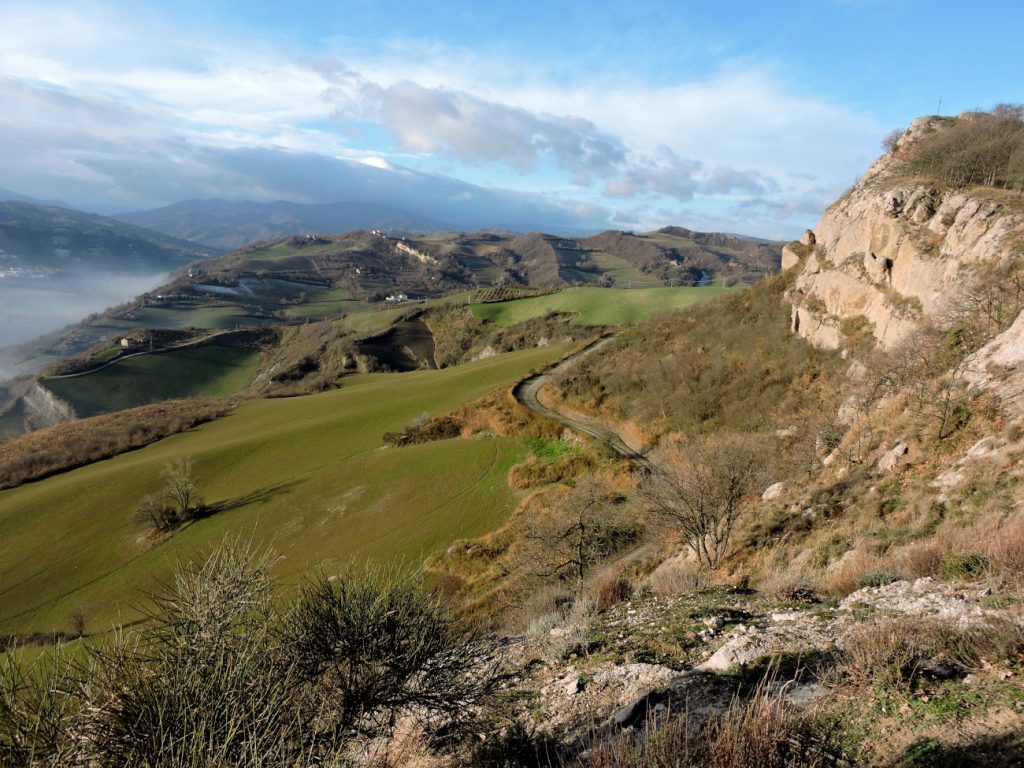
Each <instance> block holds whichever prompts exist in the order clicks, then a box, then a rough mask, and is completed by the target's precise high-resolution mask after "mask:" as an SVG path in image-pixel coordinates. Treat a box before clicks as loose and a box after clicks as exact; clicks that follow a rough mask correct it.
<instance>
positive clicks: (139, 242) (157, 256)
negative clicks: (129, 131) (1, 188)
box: [0, 200, 221, 274]
mask: <svg viewBox="0 0 1024 768" xmlns="http://www.w3.org/2000/svg"><path fill="white" fill-rule="evenodd" d="M220 252H221V251H220V250H219V249H218V248H216V247H209V246H205V245H197V244H196V243H190V242H188V241H186V240H180V239H178V238H175V237H170V236H168V235H166V234H163V233H160V232H154V231H152V230H148V229H144V228H142V227H138V226H135V225H132V224H127V223H125V222H122V221H117V220H115V219H111V218H108V217H106V216H98V215H96V214H92V213H83V212H82V211H76V210H73V209H71V208H63V207H59V206H55V205H49V204H37V203H29V202H24V201H21V200H7V201H6V202H0V268H3V269H6V270H12V269H15V270H17V269H33V268H44V269H56V270H60V271H68V272H77V271H82V270H103V271H112V272H117V273H120V274H128V273H139V272H147V273H155V272H168V271H171V270H174V269H177V268H178V267H181V266H182V265H184V264H187V263H188V262H190V261H194V260H196V259H202V258H210V257H213V256H216V255H218V254H219V253H220Z"/></svg>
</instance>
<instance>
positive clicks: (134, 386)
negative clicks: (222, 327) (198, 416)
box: [42, 343, 259, 417]
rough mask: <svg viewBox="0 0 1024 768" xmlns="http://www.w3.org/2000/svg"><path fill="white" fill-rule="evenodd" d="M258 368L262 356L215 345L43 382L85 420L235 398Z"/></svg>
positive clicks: (133, 359)
mask: <svg viewBox="0 0 1024 768" xmlns="http://www.w3.org/2000/svg"><path fill="white" fill-rule="evenodd" d="M258 365H259V353H258V352H255V351H253V350H250V349H244V348H240V347H229V346H221V345H219V344H216V343H213V344H209V345H207V346H199V347H190V348H187V349H180V350H173V351H170V352H164V353H162V354H143V355H138V356H136V357H130V358H127V359H125V360H118V361H116V362H114V363H112V364H110V365H108V366H106V367H104V368H102V369H100V370H97V371H95V372H94V373H85V374H81V375H75V376H71V377H68V378H45V379H43V380H42V381H43V384H44V385H45V386H46V387H47V388H48V389H50V390H52V391H53V392H54V393H55V394H56V395H57V396H58V397H60V398H62V399H63V400H65V401H67V402H68V403H70V404H71V406H72V407H73V408H74V409H75V413H77V414H78V415H79V416H80V417H87V416H96V415H98V414H101V413H109V412H111V411H120V410H124V409H126V408H135V407H136V406H140V405H146V404H147V403H155V402H157V401H159V400H172V399H175V398H182V397H216V396H219V395H230V394H234V393H235V392H238V391H239V390H242V389H245V388H246V387H247V386H249V384H250V382H251V381H252V378H253V376H254V375H255V374H256V369H257V367H258Z"/></svg>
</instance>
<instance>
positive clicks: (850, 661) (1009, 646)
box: [841, 616, 1024, 691]
mask: <svg viewBox="0 0 1024 768" xmlns="http://www.w3.org/2000/svg"><path fill="white" fill-rule="evenodd" d="M843 651H844V653H845V661H844V662H843V664H842V665H841V671H842V672H843V674H845V676H846V677H847V678H848V679H849V680H851V681H852V682H853V683H854V684H855V685H857V686H863V687H869V686H882V687H885V688H891V689H894V690H903V691H909V690H912V689H913V688H914V686H915V684H916V683H917V680H918V678H919V677H920V675H921V673H922V671H923V670H924V669H925V667H926V665H928V664H929V663H943V664H950V665H953V666H954V667H955V668H957V669H960V670H977V669H982V668H984V667H985V666H986V665H988V664H997V663H1001V662H1005V661H1015V660H1019V659H1021V658H1024V627H1022V626H1021V625H1020V624H1018V623H1017V622H1016V621H1014V619H1013V618H1011V617H1009V616H990V617H987V618H986V619H985V620H984V621H983V622H977V623H973V624H967V625H964V624H963V623H958V622H956V621H953V620H949V619H928V618H920V617H907V616H903V617H883V618H878V619H875V620H873V621H869V622H866V623H864V624H862V625H860V626H858V627H856V628H855V629H854V630H853V631H852V632H851V633H850V635H849V636H848V637H847V638H846V639H845V642H844V644H843Z"/></svg>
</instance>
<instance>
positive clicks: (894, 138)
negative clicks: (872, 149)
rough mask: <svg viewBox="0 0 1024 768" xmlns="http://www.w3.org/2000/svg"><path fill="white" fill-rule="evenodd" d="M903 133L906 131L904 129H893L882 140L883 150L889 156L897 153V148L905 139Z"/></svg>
mask: <svg viewBox="0 0 1024 768" xmlns="http://www.w3.org/2000/svg"><path fill="white" fill-rule="evenodd" d="M903 133H904V131H903V129H902V128H893V129H892V130H891V131H889V132H888V133H887V134H885V136H884V137H883V138H882V149H884V150H885V151H886V152H888V153H889V154H892V153H894V152H895V151H896V146H897V145H898V144H899V143H900V139H902V138H903Z"/></svg>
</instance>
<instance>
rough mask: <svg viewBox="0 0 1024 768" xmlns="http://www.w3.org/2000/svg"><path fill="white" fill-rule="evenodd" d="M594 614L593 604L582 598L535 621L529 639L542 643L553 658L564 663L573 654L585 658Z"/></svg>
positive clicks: (529, 631) (531, 626)
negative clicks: (562, 660)
mask: <svg viewBox="0 0 1024 768" xmlns="http://www.w3.org/2000/svg"><path fill="white" fill-rule="evenodd" d="M594 610H595V604H594V601H593V600H591V599H590V598H589V597H578V598H576V599H575V600H573V601H572V602H570V603H565V604H563V605H562V606H561V607H559V608H557V609H556V610H554V611H551V612H550V613H545V614H542V615H540V616H537V617H536V618H534V619H533V621H531V622H530V627H529V629H528V630H527V636H528V637H530V638H531V639H532V640H533V641H535V642H537V643H539V644H540V646H541V647H542V648H543V649H544V651H545V652H546V653H547V654H548V655H549V656H550V657H551V658H555V659H564V658H568V657H569V656H570V655H571V654H573V653H577V654H580V655H585V654H586V653H587V645H588V643H587V638H588V635H589V632H590V625H591V622H592V620H593V616H594Z"/></svg>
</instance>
